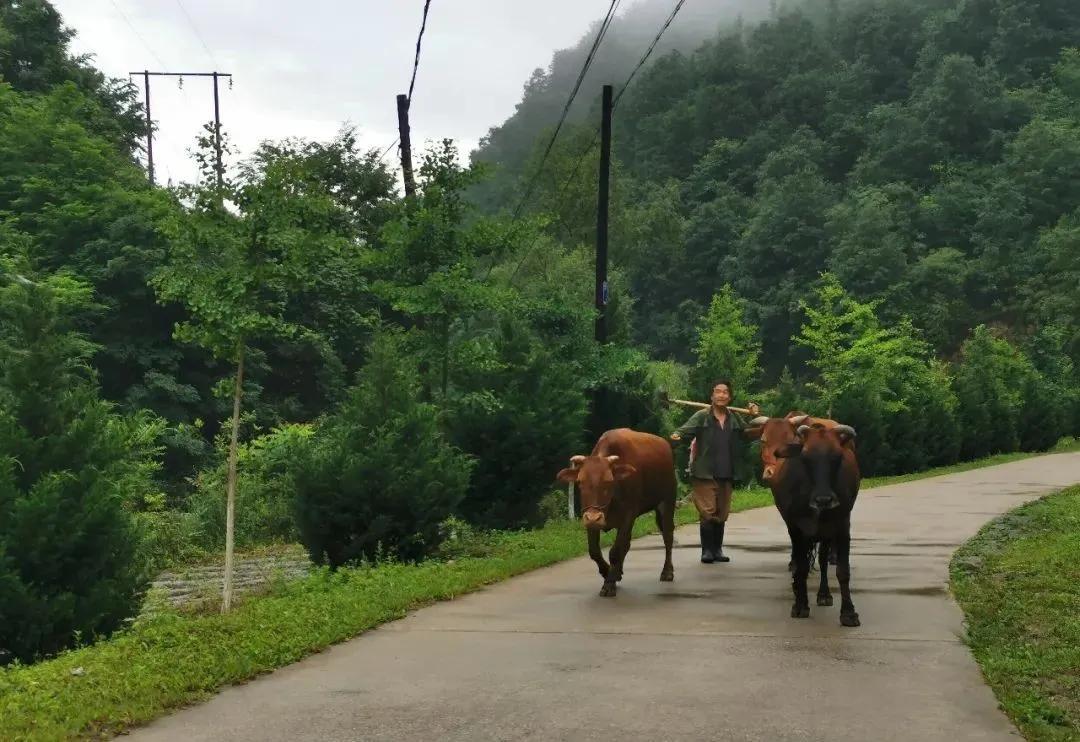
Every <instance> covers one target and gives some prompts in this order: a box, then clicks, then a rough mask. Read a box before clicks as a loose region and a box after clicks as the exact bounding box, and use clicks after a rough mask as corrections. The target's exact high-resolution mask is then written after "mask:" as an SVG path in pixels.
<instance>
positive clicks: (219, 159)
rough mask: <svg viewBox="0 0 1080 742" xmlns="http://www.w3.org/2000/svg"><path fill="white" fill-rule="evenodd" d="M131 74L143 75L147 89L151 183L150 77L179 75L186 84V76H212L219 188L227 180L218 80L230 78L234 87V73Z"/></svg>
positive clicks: (147, 134)
mask: <svg viewBox="0 0 1080 742" xmlns="http://www.w3.org/2000/svg"><path fill="white" fill-rule="evenodd" d="M128 74H129V75H142V78H143V86H144V88H145V90H146V157H147V161H148V162H147V165H148V170H149V175H150V185H153V184H154V129H153V122H152V120H151V118H150V78H151V77H178V78H180V84H181V85H183V84H184V78H185V77H210V78H213V80H214V154H215V156H216V159H215V163H214V171H215V172H216V173H217V184H218V188H220V187H221V186H222V184H223V183H224V180H225V163H224V162H223V158H222V144H221V98H220V96H219V94H218V80H219V79H220V78H222V77H227V78H229V87H230V88H231V87H232V75H231V74H230V73H228V72H217V71H215V72H150V71H149V70H143V71H142V72H129V73H128Z"/></svg>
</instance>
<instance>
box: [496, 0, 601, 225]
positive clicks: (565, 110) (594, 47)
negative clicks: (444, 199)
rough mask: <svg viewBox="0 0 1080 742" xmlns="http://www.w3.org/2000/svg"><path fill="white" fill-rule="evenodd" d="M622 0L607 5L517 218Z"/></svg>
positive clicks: (537, 179) (529, 195)
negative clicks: (598, 28) (605, 13)
mask: <svg viewBox="0 0 1080 742" xmlns="http://www.w3.org/2000/svg"><path fill="white" fill-rule="evenodd" d="M621 1H622V0H611V5H610V7H608V11H607V15H606V16H605V17H604V21H603V23H601V24H600V30H599V31H598V32H597V34H596V39H595V40H594V41H593V45H592V48H591V49H590V50H589V54H588V56H587V57H586V58H585V64H583V65H582V67H581V72H580V73H579V74H578V77H577V81H576V82H575V83H574V88H573V90H571V91H570V97H569V98H568V99H567V101H566V105H565V106H564V107H563V111H562V115H561V116H560V117H559V123H558V124H557V125H556V126H555V131H554V132H553V133H552V135H551V139H550V140H549V141H548V144H547V148H546V149H545V150H544V155H543V157H541V158H540V164H539V165H538V166H537V168H536V172H535V173H534V174H533V177H532V178H531V180H530V182H529V184H528V186H527V187H526V189H525V193H524V195H523V196H522V197H521V200H520V201H519V202H518V205H517V207H516V208H515V209H514V218H515V219H516V218H518V217H519V216H520V215H521V209H522V208H523V207H524V206H525V203H526V202H527V201H528V200H529V198H530V197H531V196H532V194H533V191H534V190H535V189H536V183H537V182H538V181H539V179H540V174H541V172H543V170H544V165H545V164H547V159H548V157H549V156H550V155H551V150H552V149H554V148H555V140H556V139H558V137H559V132H560V131H562V127H563V124H565V123H566V117H567V116H568V115H569V114H570V107H571V106H572V105H573V104H574V99H575V98H576V97H577V94H578V91H580V90H581V84H582V83H583V82H584V81H585V75H586V74H588V72H589V68H590V67H592V63H593V60H594V59H595V58H596V52H597V50H599V48H600V44H601V43H602V42H603V40H604V37H605V36H606V35H607V32H608V29H609V28H610V27H611V22H612V21H613V20H614V18H615V11H616V10H617V9H618V7H619V3H620V2H621Z"/></svg>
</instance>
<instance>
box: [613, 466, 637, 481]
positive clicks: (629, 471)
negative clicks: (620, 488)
mask: <svg viewBox="0 0 1080 742" xmlns="http://www.w3.org/2000/svg"><path fill="white" fill-rule="evenodd" d="M611 473H612V474H613V475H614V477H615V481H616V482H621V481H623V480H624V479H629V478H630V477H632V476H634V475H635V474H637V469H635V468H634V467H633V466H631V465H630V464H615V466H613V467H611Z"/></svg>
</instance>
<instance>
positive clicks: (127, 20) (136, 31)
mask: <svg viewBox="0 0 1080 742" xmlns="http://www.w3.org/2000/svg"><path fill="white" fill-rule="evenodd" d="M109 2H111V3H112V6H113V7H114V8H115V9H116V12H117V13H119V14H120V17H121V18H123V19H124V23H126V24H127V26H128V28H130V29H131V32H132V33H133V34H135V38H137V39H138V40H139V41H140V42H141V43H142V45H143V46H144V47H145V48H146V51H148V52H150V56H151V57H153V58H154V61H155V62H157V63H158V65H160V67H161V68H162V69H165V67H166V64H165V63H164V62H162V61H161V57H159V56H158V55H157V54H156V53H155V52H154V48H153V47H152V46H150V45H149V44H147V43H146V39H144V38H143V35H142V34H141V33H139V29H137V28H135V24H134V23H132V22H131V19H130V18H128V17H127V14H126V13H125V12H124V11H123V10H122V9H121V8H120V6H119V5H117V4H116V0H109Z"/></svg>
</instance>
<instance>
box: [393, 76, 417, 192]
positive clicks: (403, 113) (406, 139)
mask: <svg viewBox="0 0 1080 742" xmlns="http://www.w3.org/2000/svg"><path fill="white" fill-rule="evenodd" d="M397 116H398V134H399V135H400V137H401V177H402V179H403V180H404V181H405V195H406V196H407V197H409V198H412V197H413V196H415V195H416V180H415V179H414V178H413V168H412V140H411V139H410V131H409V97H408V96H407V95H405V94H404V93H403V94H401V95H399V96H398V97H397Z"/></svg>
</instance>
